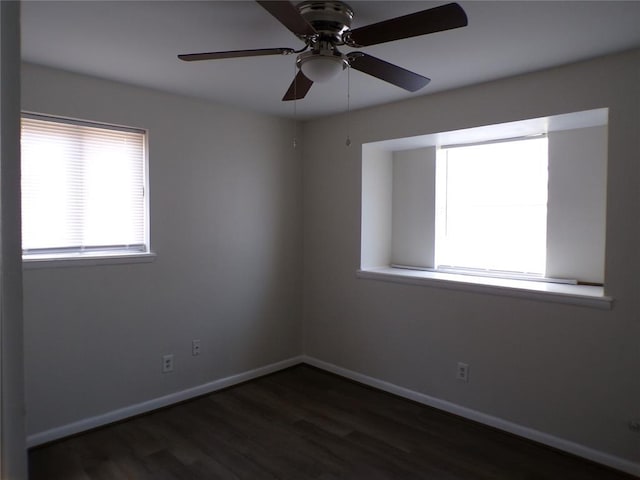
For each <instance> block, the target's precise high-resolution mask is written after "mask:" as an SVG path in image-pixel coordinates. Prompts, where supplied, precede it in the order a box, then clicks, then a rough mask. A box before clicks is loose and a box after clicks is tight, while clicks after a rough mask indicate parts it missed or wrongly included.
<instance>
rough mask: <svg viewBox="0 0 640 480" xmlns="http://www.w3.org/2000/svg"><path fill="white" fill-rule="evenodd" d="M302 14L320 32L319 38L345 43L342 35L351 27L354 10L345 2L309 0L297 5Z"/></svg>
mask: <svg viewBox="0 0 640 480" xmlns="http://www.w3.org/2000/svg"><path fill="white" fill-rule="evenodd" d="M297 8H298V11H299V12H300V15H302V17H303V18H304V19H305V20H306V21H307V22H309V23H310V24H311V26H312V27H313V28H314V29H315V31H316V32H318V35H319V38H318V40H329V41H332V42H334V43H338V44H340V43H343V39H342V35H343V34H344V33H345V32H346V31H348V30H349V28H350V27H351V21H352V20H353V10H352V9H351V7H350V6H349V5H347V4H346V3H344V2H336V1H319V0H309V1H305V2H301V3H299V4H298V6H297Z"/></svg>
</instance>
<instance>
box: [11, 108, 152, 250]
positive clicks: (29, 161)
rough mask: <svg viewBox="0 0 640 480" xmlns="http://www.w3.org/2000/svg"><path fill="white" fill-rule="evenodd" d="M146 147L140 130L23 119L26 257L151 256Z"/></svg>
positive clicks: (23, 213) (23, 240)
mask: <svg viewBox="0 0 640 480" xmlns="http://www.w3.org/2000/svg"><path fill="white" fill-rule="evenodd" d="M145 144H146V139H145V132H144V131H142V130H136V129H128V128H120V127H112V126H108V125H100V124H93V123H89V122H79V121H71V120H65V119H58V118H51V117H45V116H39V115H23V118H22V248H23V254H25V256H28V255H30V254H31V255H33V254H36V255H38V254H39V255H47V254H50V255H65V254H69V255H77V254H82V253H87V254H90V253H93V254H96V253H97V252H102V253H105V254H108V253H121V252H146V251H148V238H147V211H146V205H147V202H146V199H145V184H146V161H145V158H146V157H145V146H146V145H145Z"/></svg>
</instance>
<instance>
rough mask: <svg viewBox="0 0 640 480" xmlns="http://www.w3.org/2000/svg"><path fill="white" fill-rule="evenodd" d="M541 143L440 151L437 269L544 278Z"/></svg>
mask: <svg viewBox="0 0 640 480" xmlns="http://www.w3.org/2000/svg"><path fill="white" fill-rule="evenodd" d="M547 158H548V156H547V138H546V137H541V138H534V139H526V140H516V141H502V142H496V143H488V144H482V145H471V146H460V147H454V148H444V149H441V150H440V151H439V152H438V159H437V168H436V176H437V180H436V209H437V210H436V232H437V234H436V249H435V251H436V260H435V263H436V267H437V268H442V267H453V268H468V269H476V270H488V271H504V272H513V273H524V274H534V275H545V265H546V249H547V185H548V168H547Z"/></svg>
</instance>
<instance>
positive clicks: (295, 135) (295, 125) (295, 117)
mask: <svg viewBox="0 0 640 480" xmlns="http://www.w3.org/2000/svg"><path fill="white" fill-rule="evenodd" d="M297 68H298V67H297V65H296V64H295V63H294V64H293V148H294V149H295V148H298V82H296V76H297V74H298V72H297Z"/></svg>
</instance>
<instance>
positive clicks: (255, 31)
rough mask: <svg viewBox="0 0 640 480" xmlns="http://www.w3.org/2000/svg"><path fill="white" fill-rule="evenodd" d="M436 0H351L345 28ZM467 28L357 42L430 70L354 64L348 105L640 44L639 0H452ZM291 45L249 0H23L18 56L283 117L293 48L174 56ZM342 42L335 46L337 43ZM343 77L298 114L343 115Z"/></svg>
mask: <svg viewBox="0 0 640 480" xmlns="http://www.w3.org/2000/svg"><path fill="white" fill-rule="evenodd" d="M444 3H447V2H446V1H445V2H430V1H429V2H425V1H350V2H349V4H350V5H351V6H352V8H353V10H354V11H355V17H354V22H353V25H352V28H357V27H360V26H363V25H367V24H370V23H374V22H378V21H381V20H385V19H387V18H392V17H396V16H400V15H405V14H408V13H413V12H417V11H420V10H425V9H428V8H432V7H435V6H438V5H442V4H444ZM459 3H460V4H461V5H462V7H463V8H464V9H465V11H466V12H467V16H468V18H469V26H467V27H464V28H460V29H456V30H450V31H446V32H440V33H436V34H431V35H426V36H421V37H415V38H411V39H406V40H399V41H395V42H390V43H386V44H382V45H376V46H372V47H367V48H366V49H364V50H363V51H365V52H367V53H369V54H370V55H374V56H377V57H379V58H382V59H384V60H387V61H389V62H392V63H395V64H397V65H400V66H401V67H404V68H407V69H409V70H413V71H415V72H417V73H420V74H422V75H425V76H427V77H430V78H431V79H432V81H431V83H430V84H429V85H427V86H426V87H425V88H424V89H422V90H421V91H419V92H416V93H413V94H412V93H407V92H405V91H403V90H401V89H399V88H397V87H395V86H393V85H390V84H387V83H385V82H382V81H380V80H378V79H376V78H373V77H370V76H368V75H365V74H363V73H361V72H357V71H353V72H351V74H350V81H351V95H350V101H351V107H352V108H361V107H365V106H370V105H377V104H382V103H387V102H390V101H394V100H399V99H404V98H410V97H411V96H415V95H425V94H430V93H434V92H437V91H442V90H447V89H451V88H455V87H460V86H464V85H470V84H474V83H479V82H483V81H487V80H492V79H496V78H500V77H505V76H510V75H514V74H519V73H524V72H530V71H534V70H539V69H543V68H546V67H551V66H555V65H560V64H564V63H569V62H572V61H576V60H582V59H587V58H591V57H595V56H599V55H603V54H607V53H611V52H616V51H622V50H626V49H629V48H633V47H640V1H623V2H617V1H586V2H583V1H489V2H485V1H461V2H459ZM301 46H302V44H301V42H300V41H299V40H298V39H297V38H296V37H295V36H294V35H293V34H291V33H290V32H289V31H288V30H287V29H286V28H285V27H283V26H282V25H281V24H279V23H278V21H277V20H275V18H273V17H272V16H271V15H270V14H269V13H267V11H266V10H264V9H263V8H262V7H261V6H260V5H258V4H257V3H255V2H251V1H223V2H210V1H195V2H194V1H62V2H61V1H51V0H49V1H25V2H23V3H22V54H23V59H24V60H25V61H28V62H32V63H37V64H42V65H47V66H52V67H57V68H62V69H65V70H70V71H74V72H80V73H85V74H89V75H96V76H99V77H103V78H108V79H113V80H118V81H122V82H126V83H131V84H136V85H143V86H147V87H152V88H156V89H160V90H164V91H168V92H174V93H179V94H184V95H189V96H195V97H201V98H206V99H210V100H214V101H217V102H222V103H226V104H231V105H235V106H239V107H243V108H248V109H251V110H255V111H260V112H265V113H270V114H275V115H280V116H292V115H293V113H294V105H293V102H282V101H281V98H282V96H283V94H284V92H285V91H286V89H287V88H288V86H289V84H290V83H291V80H292V79H293V75H294V73H295V58H294V56H270V57H252V58H242V59H225V60H215V61H207V62H193V63H186V62H182V61H180V60H178V59H177V58H176V55H177V54H179V53H193V52H207V51H220V50H239V49H252V48H267V47H291V48H300V47H301ZM349 50H350V49H348V48H345V49H343V51H344V52H347V51H349ZM347 77H348V76H347V74H346V72H345V73H343V74H342V75H341V77H339V78H337V79H335V80H332V81H331V82H329V83H324V84H318V83H316V84H314V85H313V87H312V89H311V91H310V92H309V94H307V97H306V98H305V99H303V100H300V101H298V102H296V107H295V108H296V110H297V115H298V117H299V118H312V117H317V116H322V115H327V114H331V113H337V112H343V111H345V110H346V107H347Z"/></svg>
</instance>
